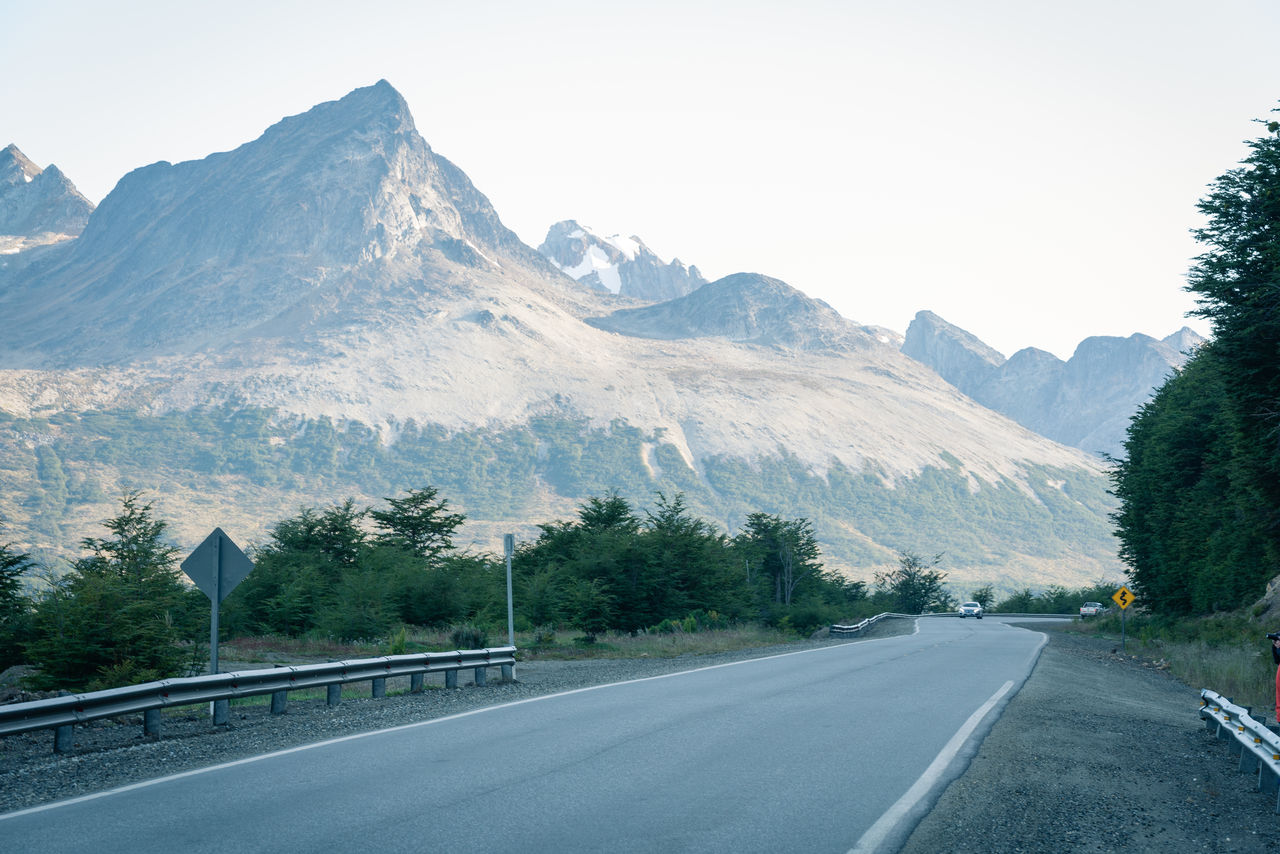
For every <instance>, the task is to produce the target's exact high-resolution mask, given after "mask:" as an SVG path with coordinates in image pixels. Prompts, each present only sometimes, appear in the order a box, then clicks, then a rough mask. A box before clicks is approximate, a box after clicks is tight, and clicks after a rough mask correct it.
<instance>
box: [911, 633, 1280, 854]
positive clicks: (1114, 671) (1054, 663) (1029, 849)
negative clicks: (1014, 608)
mask: <svg viewBox="0 0 1280 854" xmlns="http://www.w3.org/2000/svg"><path fill="white" fill-rule="evenodd" d="M1034 628H1035V629H1037V630H1039V631H1045V632H1046V633H1047V634H1048V635H1049V643H1048V645H1047V646H1046V647H1045V648H1044V651H1043V652H1042V653H1041V656H1040V660H1039V662H1038V663H1037V664H1036V668H1035V670H1034V671H1033V672H1032V674H1031V677H1030V678H1029V679H1028V680H1027V682H1026V684H1025V685H1024V686H1023V687H1022V690H1021V691H1019V692H1018V694H1017V695H1016V696H1015V697H1014V698H1013V699H1012V700H1010V701H1009V704H1008V706H1006V707H1005V710H1004V714H1003V715H1001V717H1000V719H999V720H998V721H997V722H996V724H995V725H994V726H993V727H992V729H991V732H990V733H989V734H988V735H987V737H986V739H985V740H984V741H983V743H982V746H981V747H980V748H979V749H978V752H977V755H976V756H975V757H974V758H973V760H972V762H971V763H970V765H969V768H968V770H967V771H965V773H964V774H963V775H962V776H960V777H959V778H957V779H956V780H955V781H954V782H953V783H952V784H951V785H950V786H949V787H948V788H947V789H946V790H945V791H944V792H943V793H942V795H941V797H940V798H939V800H938V802H937V804H936V805H935V806H934V808H933V810H932V811H931V812H930V813H929V814H928V815H927V816H925V818H924V819H923V820H922V821H921V822H920V824H919V825H918V826H917V827H916V829H915V832H914V833H913V834H912V835H911V836H910V837H909V838H908V839H907V842H906V844H905V845H904V846H903V848H902V849H901V851H902V854H936V852H938V851H948V852H955V854H962V852H983V854H987V852H993V851H995V852H1020V853H1022V852H1025V854H1041V852H1043V854H1058V852H1061V851H1064V850H1070V851H1072V852H1074V854H1090V852H1160V854H1168V852H1171V851H1176V852H1191V851H1220V852H1233V851H1234V852H1258V854H1262V852H1269V854H1274V852H1276V851H1280V815H1276V814H1275V812H1274V810H1275V805H1276V799H1275V796H1274V795H1272V796H1270V797H1267V796H1264V795H1262V794H1260V793H1258V792H1257V791H1255V781H1254V780H1253V779H1251V778H1249V777H1247V776H1245V775H1243V774H1240V773H1238V772H1237V770H1236V768H1237V763H1238V759H1237V757H1236V755H1235V754H1234V753H1232V751H1231V748H1230V745H1229V744H1228V743H1227V742H1224V741H1219V740H1218V739H1217V738H1216V737H1215V736H1214V734H1213V733H1211V732H1209V731H1208V730H1207V729H1206V728H1205V726H1204V724H1203V723H1202V722H1201V720H1200V717H1199V715H1198V710H1199V708H1200V688H1201V687H1212V686H1198V687H1189V686H1187V685H1185V684H1183V683H1181V682H1179V681H1178V680H1176V679H1174V678H1173V677H1172V676H1170V675H1169V674H1168V673H1167V672H1165V671H1164V670H1162V669H1159V668H1158V667H1156V666H1154V665H1152V664H1151V663H1150V662H1146V661H1143V660H1140V659H1138V658H1134V657H1130V656H1124V655H1122V654H1118V653H1117V652H1115V651H1114V649H1115V646H1116V642H1115V641H1113V640H1107V639H1103V638H1093V637H1088V636H1086V635H1082V634H1079V633H1077V632H1073V631H1065V630H1063V628H1062V627H1061V626H1059V627H1055V628H1051V627H1047V626H1044V625H1037V626H1034ZM1104 698H1107V699H1105V700H1104ZM1271 711H1272V710H1270V709H1268V710H1266V712H1267V713H1270V712H1271ZM1256 715H1257V717H1258V718H1259V719H1263V720H1265V719H1266V716H1264V714H1263V711H1262V710H1256ZM1272 719H1274V717H1272Z"/></svg>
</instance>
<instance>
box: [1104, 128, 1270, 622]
mask: <svg viewBox="0 0 1280 854" xmlns="http://www.w3.org/2000/svg"><path fill="white" fill-rule="evenodd" d="M1266 128H1267V132H1266V134H1265V135H1263V136H1262V137H1261V138H1259V139H1256V140H1254V141H1252V142H1250V143H1248V146H1249V149H1250V153H1249V155H1248V156H1247V157H1246V158H1245V159H1244V160H1243V161H1242V163H1241V166H1240V167H1239V168H1236V169H1232V170H1230V171H1228V172H1227V173H1225V174H1224V175H1222V176H1221V177H1219V178H1218V179H1217V180H1216V181H1214V182H1213V183H1212V184H1211V185H1210V188H1209V193H1208V194H1207V195H1206V196H1205V197H1204V198H1203V199H1201V201H1200V202H1199V204H1198V207H1199V209H1200V211H1201V212H1202V213H1203V214H1204V215H1205V217H1206V223H1205V225H1204V226H1203V227H1201V228H1198V229H1195V230H1194V232H1193V233H1194V235H1195V237H1196V239H1197V240H1199V241H1200V242H1201V244H1202V245H1203V246H1204V247H1205V251H1204V252H1203V253H1202V254H1201V255H1199V256H1198V257H1197V258H1196V260H1195V264H1194V266H1193V267H1192V268H1191V270H1190V271H1189V273H1188V277H1187V290H1188V291H1190V292H1192V293H1194V294H1196V295H1197V303H1198V308H1197V309H1196V311H1195V313H1196V314H1198V315H1199V316H1201V317H1204V318H1207V319H1208V320H1209V321H1210V322H1211V323H1212V324H1213V341H1212V342H1211V343H1209V344H1208V345H1206V346H1203V347H1201V348H1200V349H1199V350H1198V351H1197V352H1196V354H1195V355H1194V356H1193V358H1192V359H1190V361H1188V362H1187V364H1186V365H1185V366H1184V367H1183V369H1182V370H1181V371H1180V372H1178V373H1177V374H1175V375H1173V376H1172V377H1170V379H1169V380H1168V381H1167V382H1166V383H1165V384H1164V386H1162V387H1161V388H1160V389H1159V390H1158V391H1157V393H1156V395H1155V396H1154V397H1153V398H1152V399H1151V400H1150V401H1149V402H1148V403H1147V404H1146V405H1144V406H1143V407H1142V408H1141V409H1140V410H1139V412H1138V414H1137V415H1136V416H1135V417H1134V419H1133V421H1132V422H1131V424H1130V426H1129V431H1128V436H1127V439H1126V441H1125V453H1126V457H1125V459H1123V460H1118V461H1113V468H1112V482H1113V484H1114V491H1115V494H1116V496H1117V497H1118V498H1119V509H1118V510H1117V511H1116V513H1115V515H1114V516H1113V519H1114V521H1115V523H1116V534H1117V536H1118V537H1119V539H1120V544H1121V545H1120V556H1121V558H1122V559H1123V560H1124V561H1125V563H1126V564H1127V565H1128V567H1129V576H1130V583H1131V584H1132V585H1133V587H1134V590H1135V592H1136V593H1137V594H1138V595H1139V597H1141V598H1142V600H1143V602H1144V603H1145V604H1146V605H1147V606H1148V607H1150V608H1152V609H1153V610H1155V611H1157V612H1162V613H1166V614H1193V613H1207V612H1211V611H1215V610H1219V609H1228V608H1236V607H1239V606H1241V605H1243V604H1245V603H1247V602H1249V601H1251V600H1252V599H1254V598H1256V597H1257V596H1259V595H1261V593H1262V591H1263V590H1264V589H1265V586H1266V583H1267V581H1268V580H1269V579H1270V578H1272V577H1274V576H1275V575H1276V574H1277V573H1280V137H1278V136H1277V131H1278V130H1280V123H1277V122H1267V123H1266Z"/></svg>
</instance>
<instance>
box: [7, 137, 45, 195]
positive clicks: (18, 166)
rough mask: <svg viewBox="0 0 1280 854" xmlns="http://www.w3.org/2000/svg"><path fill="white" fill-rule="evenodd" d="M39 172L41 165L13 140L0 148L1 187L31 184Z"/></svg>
mask: <svg viewBox="0 0 1280 854" xmlns="http://www.w3.org/2000/svg"><path fill="white" fill-rule="evenodd" d="M39 174H40V167H39V166H37V165H36V164H34V163H32V162H31V160H30V159H29V158H28V157H27V155H25V154H23V153H22V152H21V151H20V150H19V149H18V146H16V145H14V144H13V143H12V142H11V143H9V144H8V145H6V146H5V147H4V149H3V150H0V187H7V186H17V185H19V184H29V183H30V182H31V180H32V179H33V178H35V177H36V176H37V175H39Z"/></svg>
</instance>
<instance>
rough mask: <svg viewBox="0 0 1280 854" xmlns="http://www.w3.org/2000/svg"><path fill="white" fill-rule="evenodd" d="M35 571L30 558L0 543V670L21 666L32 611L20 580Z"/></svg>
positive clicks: (10, 544) (14, 547)
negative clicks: (15, 665) (16, 665)
mask: <svg viewBox="0 0 1280 854" xmlns="http://www.w3.org/2000/svg"><path fill="white" fill-rule="evenodd" d="M35 568H36V562H35V561H34V560H32V558H31V555H29V554H27V553H26V552H23V551H19V550H18V549H17V547H16V546H14V544H13V543H4V544H0V670H4V669H5V668H6V667H10V666H12V665H14V664H21V663H22V659H23V653H22V644H23V643H24V642H25V641H26V640H27V637H28V635H29V633H30V631H31V611H32V602H31V599H30V598H29V597H28V596H27V595H26V593H25V591H24V588H23V578H24V577H25V576H27V575H29V574H30V573H31V572H32V571H33V570H34V569H35Z"/></svg>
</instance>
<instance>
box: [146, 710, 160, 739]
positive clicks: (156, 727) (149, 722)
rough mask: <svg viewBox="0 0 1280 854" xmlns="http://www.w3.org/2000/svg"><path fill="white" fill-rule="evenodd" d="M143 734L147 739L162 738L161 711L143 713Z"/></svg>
mask: <svg viewBox="0 0 1280 854" xmlns="http://www.w3.org/2000/svg"><path fill="white" fill-rule="evenodd" d="M142 734H143V735H144V736H146V737H147V738H159V737H160V710H159V709H147V710H146V711H144V712H143V713H142Z"/></svg>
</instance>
